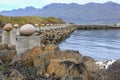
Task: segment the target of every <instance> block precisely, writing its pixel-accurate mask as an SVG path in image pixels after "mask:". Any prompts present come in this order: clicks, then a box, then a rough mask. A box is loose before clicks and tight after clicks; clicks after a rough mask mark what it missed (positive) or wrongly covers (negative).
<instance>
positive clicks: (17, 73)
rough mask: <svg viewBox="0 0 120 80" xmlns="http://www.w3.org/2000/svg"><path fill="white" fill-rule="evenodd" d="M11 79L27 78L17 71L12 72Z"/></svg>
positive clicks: (21, 79)
mask: <svg viewBox="0 0 120 80" xmlns="http://www.w3.org/2000/svg"><path fill="white" fill-rule="evenodd" d="M10 77H11V78H12V80H25V77H24V76H23V75H22V74H21V73H20V72H19V71H17V70H15V69H13V70H11V73H10Z"/></svg>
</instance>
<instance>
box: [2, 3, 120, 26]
mask: <svg viewBox="0 0 120 80" xmlns="http://www.w3.org/2000/svg"><path fill="white" fill-rule="evenodd" d="M0 14H1V15H7V16H43V17H49V16H54V17H56V18H62V19H63V20H64V21H66V22H74V23H86V24H89V23H102V24H104V23H116V22H120V4H118V3H114V2H110V1H109V2H106V3H103V4H100V3H88V4H84V5H80V4H76V3H71V4H63V3H52V4H49V5H46V6H45V7H43V8H42V9H37V8H34V7H32V6H30V7H26V8H25V9H18V10H12V11H2V12H0Z"/></svg>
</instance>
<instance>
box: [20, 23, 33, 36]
mask: <svg viewBox="0 0 120 80" xmlns="http://www.w3.org/2000/svg"><path fill="white" fill-rule="evenodd" d="M34 32H35V27H34V26H33V25H31V24H25V25H23V26H22V27H21V28H20V34H21V35H24V36H30V35H32V34H34Z"/></svg>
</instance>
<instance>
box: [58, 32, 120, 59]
mask: <svg viewBox="0 0 120 80" xmlns="http://www.w3.org/2000/svg"><path fill="white" fill-rule="evenodd" d="M59 47H60V49H61V50H66V49H71V50H78V51H79V52H80V53H81V54H82V55H87V56H91V57H93V58H94V59H96V60H111V59H120V30H77V31H75V32H74V33H72V34H71V36H70V37H69V38H68V39H66V40H65V41H64V42H62V43H61V44H59Z"/></svg>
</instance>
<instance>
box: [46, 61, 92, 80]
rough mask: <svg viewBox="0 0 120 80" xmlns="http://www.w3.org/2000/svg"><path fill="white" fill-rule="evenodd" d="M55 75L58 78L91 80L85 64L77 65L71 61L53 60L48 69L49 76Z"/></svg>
mask: <svg viewBox="0 0 120 80" xmlns="http://www.w3.org/2000/svg"><path fill="white" fill-rule="evenodd" d="M53 73H54V74H55V76H56V77H58V78H62V77H64V76H66V75H67V77H70V76H72V77H74V78H77V77H79V79H81V78H83V77H85V79H83V80H91V78H90V75H89V74H88V71H87V70H86V67H85V65H84V63H78V64H76V63H74V62H72V61H69V60H63V59H51V60H50V63H49V65H48V67H47V74H49V75H50V74H53ZM88 78H89V79H88ZM81 80H82V79H81Z"/></svg>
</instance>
